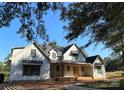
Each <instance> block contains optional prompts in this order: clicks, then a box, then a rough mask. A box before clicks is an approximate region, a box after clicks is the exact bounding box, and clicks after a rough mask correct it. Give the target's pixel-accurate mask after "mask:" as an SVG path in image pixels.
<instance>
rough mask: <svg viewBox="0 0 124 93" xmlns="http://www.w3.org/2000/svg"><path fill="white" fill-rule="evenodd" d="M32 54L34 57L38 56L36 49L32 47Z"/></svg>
mask: <svg viewBox="0 0 124 93" xmlns="http://www.w3.org/2000/svg"><path fill="white" fill-rule="evenodd" d="M31 56H32V57H33V58H36V50H35V49H31Z"/></svg>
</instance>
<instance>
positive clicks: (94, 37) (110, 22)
mask: <svg viewBox="0 0 124 93" xmlns="http://www.w3.org/2000/svg"><path fill="white" fill-rule="evenodd" d="M57 9H59V10H61V15H60V16H61V20H64V21H66V20H67V23H68V24H67V25H66V26H65V27H64V28H65V29H66V30H67V31H68V34H67V35H66V39H68V40H73V39H75V38H78V37H79V36H86V35H90V37H91V38H90V40H89V42H87V44H86V47H87V46H89V45H90V44H92V43H94V42H96V43H98V42H103V43H104V44H105V45H106V47H111V48H112V49H113V50H114V51H115V52H116V53H118V54H120V55H121V56H120V57H121V58H122V60H121V61H122V62H123V63H124V30H123V28H124V17H123V16H124V3H102V2H100V3H91V2H90V3H80V2H78V3H69V5H68V7H67V8H66V7H64V6H63V4H62V3H49V2H42V3H27V2H25V3H0V27H5V26H9V25H10V22H11V21H12V20H13V19H19V21H20V23H21V26H20V29H19V30H18V31H17V33H20V34H22V36H24V37H26V38H27V40H32V39H35V38H36V37H37V36H40V37H41V38H42V39H45V40H48V35H47V34H46V29H45V26H44V15H45V14H47V11H48V10H53V11H55V10H57Z"/></svg>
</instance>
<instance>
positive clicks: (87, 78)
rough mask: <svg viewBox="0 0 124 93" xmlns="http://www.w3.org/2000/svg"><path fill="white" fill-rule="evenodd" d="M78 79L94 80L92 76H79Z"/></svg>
mask: <svg viewBox="0 0 124 93" xmlns="http://www.w3.org/2000/svg"><path fill="white" fill-rule="evenodd" d="M77 80H93V78H92V77H78V78H77Z"/></svg>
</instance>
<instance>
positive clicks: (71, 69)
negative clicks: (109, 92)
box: [51, 62, 93, 79]
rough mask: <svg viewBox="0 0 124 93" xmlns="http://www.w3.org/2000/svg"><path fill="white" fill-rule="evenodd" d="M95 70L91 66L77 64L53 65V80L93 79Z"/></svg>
mask: <svg viewBox="0 0 124 93" xmlns="http://www.w3.org/2000/svg"><path fill="white" fill-rule="evenodd" d="M92 76H93V68H92V66H91V65H90V64H86V63H82V62H75V63H72V62H71V63H64V62H63V63H62V62H61V63H52V64H51V78H52V79H58V78H59V79H60V78H64V79H87V78H90V79H92Z"/></svg>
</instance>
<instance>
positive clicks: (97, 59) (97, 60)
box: [86, 55, 104, 64]
mask: <svg viewBox="0 0 124 93" xmlns="http://www.w3.org/2000/svg"><path fill="white" fill-rule="evenodd" d="M86 62H87V63H91V64H95V63H98V64H99V63H102V64H104V61H103V60H102V58H101V57H100V56H99V55H96V56H91V57H87V58H86Z"/></svg>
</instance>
